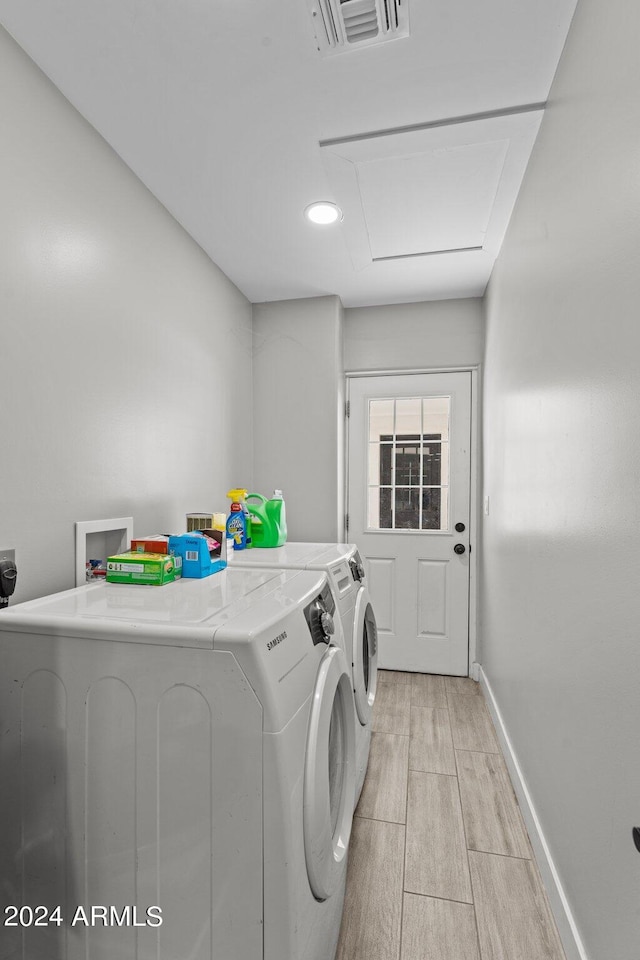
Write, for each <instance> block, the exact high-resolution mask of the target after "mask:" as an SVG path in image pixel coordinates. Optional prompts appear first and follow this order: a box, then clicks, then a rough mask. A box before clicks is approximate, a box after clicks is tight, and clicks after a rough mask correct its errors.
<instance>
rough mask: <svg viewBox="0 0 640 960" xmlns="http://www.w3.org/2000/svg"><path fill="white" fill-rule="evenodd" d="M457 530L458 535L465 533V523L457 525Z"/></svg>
mask: <svg viewBox="0 0 640 960" xmlns="http://www.w3.org/2000/svg"><path fill="white" fill-rule="evenodd" d="M456 530H457V532H458V533H464V531H465V525H464V523H456Z"/></svg>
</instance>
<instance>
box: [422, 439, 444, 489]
mask: <svg viewBox="0 0 640 960" xmlns="http://www.w3.org/2000/svg"><path fill="white" fill-rule="evenodd" d="M441 477H442V444H441V443H439V442H434V441H433V440H428V439H425V441H424V443H423V445H422V482H423V483H424V484H425V486H433V485H434V484H435V485H436V486H439V485H440V484H441V483H442V480H441Z"/></svg>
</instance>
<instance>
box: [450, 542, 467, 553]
mask: <svg viewBox="0 0 640 960" xmlns="http://www.w3.org/2000/svg"><path fill="white" fill-rule="evenodd" d="M465 550H466V547H465V545H464V543H456V545H455V547H454V548H453V552H454V553H458V554H462V553H464V551H465Z"/></svg>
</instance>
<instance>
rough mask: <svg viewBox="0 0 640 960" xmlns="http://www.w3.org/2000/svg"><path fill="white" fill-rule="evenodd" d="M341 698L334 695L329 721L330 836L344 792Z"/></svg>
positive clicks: (336, 822) (338, 818)
mask: <svg viewBox="0 0 640 960" xmlns="http://www.w3.org/2000/svg"><path fill="white" fill-rule="evenodd" d="M342 714H343V711H342V699H341V698H340V697H338V696H336V697H334V700H333V710H332V711H331V720H330V722H329V758H328V759H329V763H328V768H329V812H330V815H331V836H332V837H335V835H336V831H337V829H338V823H339V821H340V802H341V800H342V796H343V793H344V766H345V739H346V731H345V728H344V721H343V716H342Z"/></svg>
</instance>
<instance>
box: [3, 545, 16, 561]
mask: <svg viewBox="0 0 640 960" xmlns="http://www.w3.org/2000/svg"><path fill="white" fill-rule="evenodd" d="M0 560H13V562H14V563H15V562H16V552H15V550H13V549H12V550H3V549H2V547H0Z"/></svg>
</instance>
